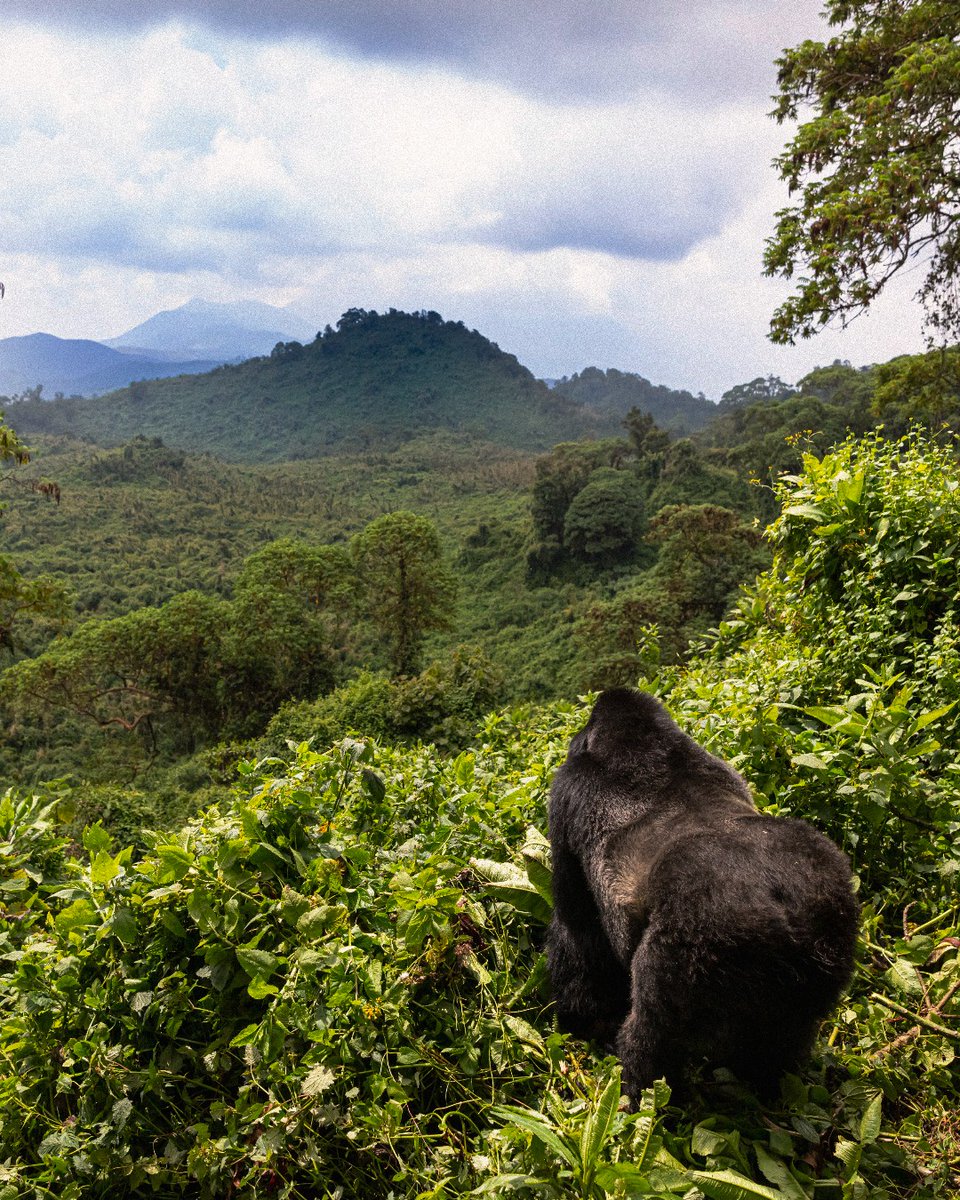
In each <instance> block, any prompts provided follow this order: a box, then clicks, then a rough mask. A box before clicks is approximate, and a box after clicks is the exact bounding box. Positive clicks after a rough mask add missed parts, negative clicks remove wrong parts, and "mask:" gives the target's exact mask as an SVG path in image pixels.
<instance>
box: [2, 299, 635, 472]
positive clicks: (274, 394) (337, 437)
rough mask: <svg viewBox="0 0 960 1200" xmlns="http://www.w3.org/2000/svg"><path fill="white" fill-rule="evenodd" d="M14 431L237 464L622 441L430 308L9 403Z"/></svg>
mask: <svg viewBox="0 0 960 1200" xmlns="http://www.w3.org/2000/svg"><path fill="white" fill-rule="evenodd" d="M7 416H8V418H9V420H10V422H11V424H13V425H14V427H15V428H16V430H17V432H18V433H20V434H23V435H27V436H28V435H30V434H31V433H64V434H69V435H72V436H75V437H80V438H84V439H87V440H90V441H94V442H98V443H100V444H101V445H108V446H109V445H118V444H120V443H122V442H126V441H129V440H130V439H131V438H134V437H136V436H138V435H143V436H149V437H161V438H163V440H164V442H165V443H166V444H167V445H170V446H174V447H178V448H181V449H188V450H195V451H209V452H210V453H213V454H217V455H219V456H220V457H221V458H225V459H228V460H232V461H238V462H267V461H282V460H290V459H302V458H315V457H318V456H322V455H326V454H332V453H348V452H351V451H352V452H356V451H362V450H364V449H365V448H368V447H374V446H377V447H390V446H396V445H398V444H399V443H401V442H402V441H405V440H407V439H409V438H412V437H415V436H417V435H418V434H421V433H425V432H427V431H431V430H447V431H454V432H456V433H458V434H461V435H465V436H471V437H475V438H477V439H481V440H486V441H491V442H496V443H498V444H500V445H504V446H512V447H516V448H518V449H526V450H541V449H543V450H546V449H549V448H550V447H551V446H553V445H554V444H556V443H557V442H561V441H567V440H571V439H574V438H579V437H585V436H590V435H594V436H606V435H609V434H618V433H621V432H622V430H621V427H620V417H619V416H616V415H614V416H605V415H603V414H597V413H594V412H591V411H589V410H587V409H585V408H583V407H582V406H580V405H578V404H576V403H574V402H573V401H571V400H569V399H568V398H566V397H564V396H563V395H558V393H557V391H556V390H553V391H551V389H549V388H548V387H547V386H546V385H545V384H544V383H542V382H540V381H539V380H537V379H535V378H534V377H533V375H532V374H531V373H530V372H529V371H528V370H527V369H526V367H523V366H521V365H520V363H519V362H518V361H517V359H516V358H515V357H514V356H513V355H512V354H505V353H504V352H503V351H502V350H501V349H500V348H499V347H498V346H497V345H495V344H494V343H493V342H490V341H488V340H487V339H486V338H485V337H483V336H482V334H480V333H478V332H477V331H476V330H468V329H467V328H466V326H465V325H464V324H463V323H462V322H460V321H457V322H453V321H444V320H443V318H442V317H441V316H440V315H439V314H438V313H435V312H419V313H404V312H398V311H396V310H393V309H392V310H391V311H390V312H388V313H384V314H382V315H380V314H378V313H376V312H366V311H364V310H363V309H351V310H349V311H348V312H347V313H345V314H344V315H343V317H341V319H340V320H339V321H338V322H337V328H336V330H334V329H331V328H330V327H329V326H328V327H327V329H326V330H324V332H323V333H322V334H320V335H318V336H317V337H316V338H315V339H314V340H313V341H312V342H310V343H308V344H307V345H303V344H302V343H300V342H298V341H291V342H285V343H281V344H279V345H275V347H274V349H273V350H272V351H271V353H270V354H269V355H268V356H265V357H262V358H255V359H251V360H249V361H247V362H243V363H240V364H237V365H225V366H221V367H218V368H217V369H215V370H214V371H211V372H210V373H209V374H206V375H196V376H181V377H179V378H176V379H163V380H152V381H147V382H143V383H137V384H135V385H133V386H131V387H127V388H124V389H123V390H122V391H118V392H115V393H113V394H111V395H107V396H103V397H100V398H99V399H95V400H72V399H68V400H57V401H53V402H49V403H42V402H41V403H35V402H33V401H25V402H21V403H19V404H17V405H16V406H12V407H11V406H8V412H7Z"/></svg>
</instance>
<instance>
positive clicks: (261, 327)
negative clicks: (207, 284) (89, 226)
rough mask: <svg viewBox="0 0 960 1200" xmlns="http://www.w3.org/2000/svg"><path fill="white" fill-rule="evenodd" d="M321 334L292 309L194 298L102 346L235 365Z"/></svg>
mask: <svg viewBox="0 0 960 1200" xmlns="http://www.w3.org/2000/svg"><path fill="white" fill-rule="evenodd" d="M316 332H317V330H316V328H315V327H314V326H312V325H310V324H309V323H308V322H307V321H305V320H304V319H303V318H302V317H298V316H296V315H295V314H293V313H291V312H290V311H289V309H285V308H276V307H275V306H274V305H272V304H264V303H263V302H262V301H259V300H236V301H218V300H204V299H202V298H200V297H194V298H193V299H191V300H188V301H187V302H186V303H185V304H181V305H180V306H179V308H171V309H165V310H164V311H163V312H158V313H156V314H155V315H154V316H152V317H149V318H148V319H147V320H146V321H143V322H141V324H139V325H135V326H134V327H133V328H132V329H128V330H127V331H126V333H121V334H120V335H119V336H117V337H114V338H108V339H106V341H105V342H104V343H103V344H104V345H105V346H110V347H111V348H112V349H114V350H123V351H126V352H130V351H132V350H135V351H137V352H138V353H145V352H149V353H153V354H159V355H162V356H163V357H164V358H177V359H189V358H204V359H214V360H217V361H219V362H234V361H237V360H239V359H245V358H255V357H257V356H258V355H261V354H269V353H270V351H271V350H272V349H273V347H274V346H275V345H276V344H277V342H289V341H305V340H306V341H309V340H312V339H313V337H314V335H315V334H316Z"/></svg>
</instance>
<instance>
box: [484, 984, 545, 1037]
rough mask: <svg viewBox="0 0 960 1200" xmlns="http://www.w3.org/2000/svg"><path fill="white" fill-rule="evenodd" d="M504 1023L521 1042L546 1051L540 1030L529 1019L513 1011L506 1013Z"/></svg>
mask: <svg viewBox="0 0 960 1200" xmlns="http://www.w3.org/2000/svg"><path fill="white" fill-rule="evenodd" d="M488 978H489V976H488ZM503 1023H504V1025H506V1027H507V1028H508V1029H509V1030H510V1032H511V1033H512V1034H513V1035H514V1036H515V1037H517V1038H519V1039H520V1041H521V1042H526V1044H527V1045H528V1046H533V1048H534V1049H535V1050H539V1051H540V1053H541V1054H545V1053H546V1046H545V1045H544V1041H543V1038H542V1037H541V1036H540V1034H539V1033H538V1031H537V1030H536V1029H534V1027H533V1026H532V1025H531V1024H530V1022H529V1021H525V1020H524V1019H523V1017H515V1016H513V1015H512V1014H511V1013H505V1014H504V1017H503Z"/></svg>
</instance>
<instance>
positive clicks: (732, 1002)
mask: <svg viewBox="0 0 960 1200" xmlns="http://www.w3.org/2000/svg"><path fill="white" fill-rule="evenodd" d="M550 842H551V846H552V849H553V893H554V897H553V898H554V912H553V920H552V922H551V926H550V931H549V936H548V943H547V964H548V967H549V972H550V982H551V989H552V992H553V998H554V1002H555V1005H556V1012H557V1019H558V1022H559V1025H560V1028H561V1029H563V1030H565V1031H567V1032H569V1033H572V1034H575V1035H576V1036H578V1037H583V1038H595V1039H597V1040H598V1041H601V1042H604V1043H606V1044H607V1045H608V1046H611V1047H615V1049H616V1052H617V1054H618V1056H619V1058H620V1060H621V1062H622V1064H623V1080H624V1087H625V1090H626V1091H627V1093H628V1095H630V1096H631V1097H632V1098H633V1099H637V1098H638V1096H639V1093H640V1091H641V1090H642V1089H643V1088H644V1087H648V1086H649V1085H650V1084H651V1083H653V1081H654V1080H655V1079H659V1078H660V1077H661V1076H665V1077H666V1079H667V1081H668V1082H669V1083H670V1084H671V1086H673V1087H674V1088H678V1087H682V1086H683V1085H684V1082H685V1079H686V1076H687V1075H688V1073H689V1071H690V1070H691V1069H692V1068H694V1067H696V1066H698V1065H700V1064H701V1063H703V1062H704V1061H706V1063H707V1064H708V1065H711V1066H724V1067H727V1068H729V1069H730V1070H732V1071H733V1072H734V1073H735V1074H736V1075H737V1076H738V1077H739V1078H740V1079H741V1080H742V1081H744V1082H745V1083H747V1084H749V1085H751V1086H752V1087H753V1088H755V1089H756V1091H757V1092H759V1093H760V1095H762V1096H765V1097H771V1096H773V1095H775V1094H776V1091H777V1087H778V1083H779V1079H780V1076H781V1075H782V1073H783V1072H784V1071H785V1070H787V1069H789V1068H791V1067H793V1066H794V1065H795V1064H797V1063H798V1062H799V1061H800V1060H801V1059H803V1058H804V1057H805V1056H806V1055H807V1054H808V1053H809V1051H810V1048H811V1046H812V1044H813V1040H814V1037H815V1035H816V1031H817V1026H818V1024H819V1022H820V1020H821V1019H822V1018H823V1017H825V1016H826V1015H827V1013H828V1012H829V1011H830V1010H831V1008H832V1007H833V1006H834V1004H835V1003H836V1002H837V1000H838V998H839V996H840V994H841V992H842V991H843V989H844V987H845V986H846V985H847V983H848V982H849V980H850V977H851V975H852V973H853V960H854V950H855V946H856V939H857V925H858V905H857V903H856V901H855V899H854V895H853V889H852V886H851V873H850V866H849V864H848V862H847V859H846V857H845V856H844V855H843V854H842V853H841V852H840V850H838V849H837V847H836V846H835V845H834V844H833V842H831V841H830V840H829V839H828V838H826V837H824V836H823V835H822V834H820V833H818V832H817V831H816V830H815V829H813V828H812V827H811V826H809V825H807V824H806V823H805V822H803V821H799V820H794V819H791V818H778V817H770V816H766V815H764V814H763V813H760V812H758V811H757V809H756V806H755V805H754V802H753V798H752V796H751V794H750V790H749V788H748V786H747V784H746V782H745V781H744V780H743V779H742V777H741V776H740V775H738V774H737V772H736V771H735V770H734V769H733V768H732V767H731V766H729V765H728V764H727V763H725V762H723V761H722V760H721V759H719V758H715V757H714V756H713V755H712V754H710V753H708V752H707V751H706V750H704V749H703V747H702V746H699V745H698V744H697V743H696V742H695V741H694V740H693V739H692V738H690V737H688V736H687V735H686V734H685V733H684V732H683V731H682V730H681V729H680V727H679V726H678V725H677V724H676V723H675V722H674V721H673V720H672V719H671V717H670V716H669V715H668V713H667V711H666V709H665V708H664V707H663V706H662V705H661V704H660V703H659V701H657V700H656V699H654V697H653V696H650V695H648V694H646V693H644V692H639V691H634V690H633V689H630V688H612V689H610V690H608V691H605V692H603V693H602V694H601V695H600V697H599V699H598V700H597V703H596V705H595V707H594V709H593V712H592V713H591V715H590V719H589V721H588V722H587V724H586V726H585V727H584V728H583V729H582V730H581V731H580V732H579V733H578V734H576V735H575V737H574V738H573V739H572V741H571V742H570V748H569V752H568V754H567V758H566V761H565V762H564V763H563V765H562V766H561V767H560V768H559V770H558V771H557V774H556V776H555V778H554V781H553V785H552V787H551V791H550Z"/></svg>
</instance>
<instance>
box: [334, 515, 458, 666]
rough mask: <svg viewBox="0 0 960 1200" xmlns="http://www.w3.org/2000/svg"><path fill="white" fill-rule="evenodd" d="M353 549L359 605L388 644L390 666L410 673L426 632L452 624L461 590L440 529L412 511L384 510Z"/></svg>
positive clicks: (365, 530)
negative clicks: (447, 561) (446, 557)
mask: <svg viewBox="0 0 960 1200" xmlns="http://www.w3.org/2000/svg"><path fill="white" fill-rule="evenodd" d="M351 549H352V551H353V555H354V561H355V562H356V564H357V571H358V573H359V577H360V583H361V589H362V596H361V604H362V606H363V608H364V610H365V611H366V614H367V615H368V616H369V617H370V619H371V620H372V621H373V623H374V624H375V625H376V626H377V628H378V630H379V632H380V634H381V636H382V637H383V639H384V641H385V643H386V647H387V654H388V657H389V660H390V669H391V671H392V673H393V674H394V675H412V674H414V673H415V671H416V669H417V666H418V664H419V661H420V651H421V648H422V646H423V638H424V634H425V633H426V632H427V631H428V630H430V629H448V628H449V627H450V616H451V609H452V607H453V603H454V599H455V597H456V591H457V587H456V580H455V579H454V576H453V574H452V573H451V571H450V569H449V568H448V567H447V565H446V564H445V563H444V561H443V552H442V550H441V547H440V538H439V536H438V534H437V530H436V527H435V526H434V524H433V522H432V521H429V520H428V519H427V518H426V517H420V516H417V515H416V514H415V513H412V512H403V511H401V512H392V513H386V514H385V515H384V516H382V517H379V518H378V519H377V520H376V521H373V522H371V523H370V524H369V525H368V526H367V527H366V529H364V530H362V531H361V532H360V533H358V534H357V535H356V536H355V537H354V539H353V541H352V543H351Z"/></svg>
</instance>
